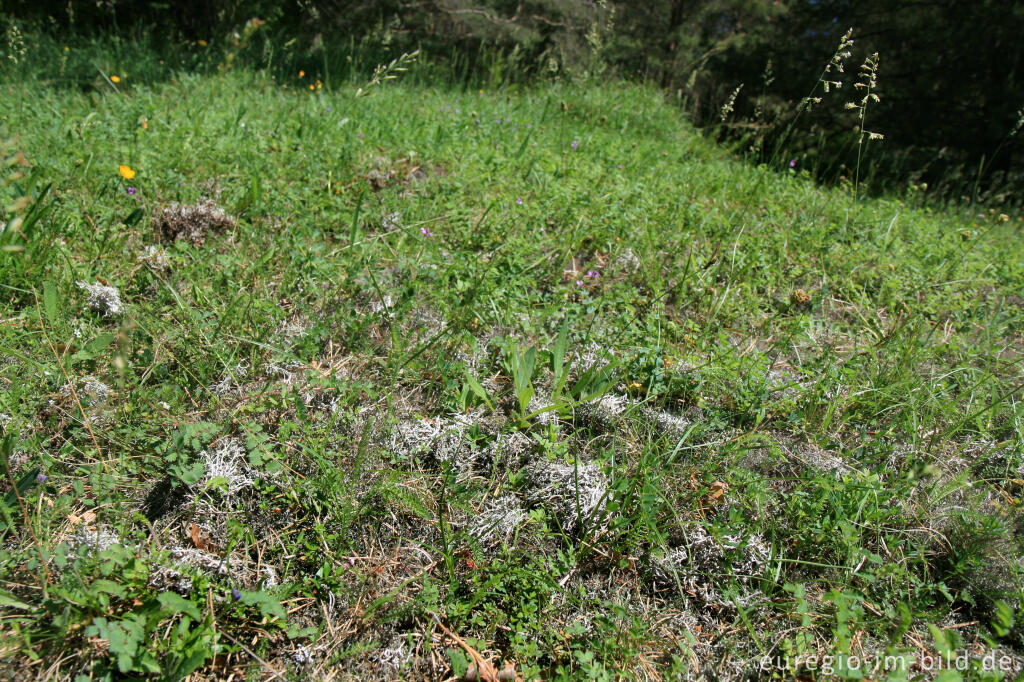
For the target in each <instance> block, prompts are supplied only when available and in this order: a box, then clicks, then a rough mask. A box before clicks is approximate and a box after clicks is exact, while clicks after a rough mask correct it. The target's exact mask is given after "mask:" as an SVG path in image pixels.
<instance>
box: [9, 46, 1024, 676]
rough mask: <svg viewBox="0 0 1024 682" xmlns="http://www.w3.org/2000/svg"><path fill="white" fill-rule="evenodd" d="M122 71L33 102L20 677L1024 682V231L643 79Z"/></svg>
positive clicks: (13, 279) (12, 586)
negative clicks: (938, 678) (710, 137)
mask: <svg viewBox="0 0 1024 682" xmlns="http://www.w3.org/2000/svg"><path fill="white" fill-rule="evenodd" d="M197 49H198V48H197ZM140 59H143V60H144V59H145V56H142V57H140ZM92 61H93V62H95V63H96V64H95V65H96V66H97V67H98V68H96V73H95V74H94V75H93V74H90V75H88V76H83V77H82V78H78V79H76V80H75V81H74V85H73V86H70V85H69V84H68V83H65V82H52V83H50V82H42V81H40V80H39V79H34V78H28V79H14V78H10V79H8V80H6V81H5V82H4V83H3V84H2V85H0V93H2V96H0V122H2V126H3V127H4V129H5V131H6V132H5V133H4V134H3V135H0V138H2V139H3V141H4V142H3V153H2V158H3V159H4V161H5V164H4V169H3V173H4V175H3V182H4V184H3V185H2V186H0V191H2V193H3V196H2V197H0V199H2V201H0V205H2V206H3V207H4V208H3V213H2V216H3V217H2V218H0V220H3V221H4V222H5V223H6V229H4V230H3V232H2V236H0V246H2V247H3V249H4V250H3V253H2V255H0V259H2V260H0V281H2V285H0V293H2V298H0V300H2V303H0V307H2V308H0V350H2V351H3V356H2V359H0V386H2V391H0V425H2V428H3V433H4V440H3V450H2V452H3V464H4V469H5V471H4V475H5V481H6V482H5V484H4V495H5V496H4V498H3V502H2V504H0V513H2V521H0V523H2V527H0V538H2V547H0V567H2V569H0V575H2V576H3V579H2V581H3V584H2V586H0V590H2V591H0V606H2V609H3V610H2V615H0V623H2V628H0V632H2V634H0V637H2V640H0V652H2V653H0V657H2V662H0V666H2V667H3V670H4V674H5V675H6V676H8V677H12V678H30V677H31V678H35V677H40V678H59V679H64V678H68V679H71V678H74V677H75V676H76V675H78V674H82V675H87V676H89V677H90V678H94V679H113V678H117V677H121V676H142V675H159V676H164V677H168V678H174V679H180V678H182V677H184V676H187V675H192V676H193V679H208V678H210V679H212V678H227V677H228V676H230V675H232V674H234V675H236V676H238V675H246V676H253V677H261V678H271V677H285V678H290V679H307V678H321V677H325V676H327V675H333V676H334V677H336V678H343V679H348V678H351V679H364V678H366V677H369V676H371V675H372V676H377V677H383V678H407V679H422V678H427V677H431V678H434V677H436V678H447V677H450V676H456V677H458V678H462V679H474V678H475V679H487V678H488V677H491V678H494V679H499V678H500V679H516V678H522V679H536V678H545V679H580V678H593V679H618V678H634V677H636V678H643V679H674V678H678V677H685V676H689V677H693V678H697V677H701V676H704V677H706V678H710V679H718V678H730V679H732V678H741V677H751V676H757V675H761V676H765V677H778V678H789V677H793V676H797V675H805V676H809V677H819V678H826V677H829V676H831V675H835V674H838V675H843V676H849V677H856V676H858V675H864V674H867V673H866V672H865V671H866V670H867V668H866V667H865V666H870V665H877V666H882V665H884V666H885V667H884V674H878V673H876V677H881V676H885V675H890V676H892V678H893V679H902V678H903V677H906V676H912V675H917V674H924V675H932V676H934V675H936V674H937V673H938V668H937V667H935V660H937V657H940V656H943V655H947V654H948V655H949V656H951V658H950V657H949V656H948V657H947V659H946V660H947V661H949V660H952V661H953V662H954V664H955V663H956V661H957V660H959V659H958V658H957V657H958V656H961V655H963V656H965V657H966V658H965V659H964V660H965V661H966V660H967V658H970V659H971V660H970V662H969V664H966V665H967V667H969V668H971V669H970V670H962V671H956V670H953V671H952V672H954V673H956V674H962V675H963V676H965V677H968V678H972V679H982V678H985V675H987V674H989V673H987V672H986V671H985V670H984V664H985V662H986V661H987V660H988V659H987V658H985V657H986V656H993V657H994V658H993V659H992V660H996V661H1004V660H1005V661H1007V663H1006V666H1008V667H1006V668H1005V669H1004V670H1005V671H1007V673H1008V674H1010V675H1012V674H1017V673H1018V672H1019V671H1020V669H1021V666H1022V664H1024V649H1022V646H1024V642H1022V639H1021V632H1022V631H1021V626H1020V621H1021V618H1022V615H1021V608H1022V606H1024V603H1022V588H1021V568H1022V566H1021V563H1020V559H1019V557H1020V556H1021V546H1020V539H1019V538H1020V537H1022V535H1021V533H1020V532H1019V531H1020V529H1021V519H1022V517H1021V514H1020V510H1019V507H1020V495H1021V492H1022V490H1021V488H1022V486H1024V462H1022V454H1021V453H1022V423H1024V412H1022V408H1021V406H1020V399H1021V380H1022V372H1021V368H1020V356H1021V353H1022V352H1024V326H1022V325H1024V314H1022V308H1021V302H1022V301H1021V298H1020V292H1021V289H1022V285H1024V262H1022V260H1021V256H1020V254H1022V253H1024V249H1022V248H1021V246H1022V239H1021V234H1020V223H1019V221H1017V220H1011V219H1009V218H1008V217H1005V216H1002V217H1001V216H999V215H996V214H994V213H991V214H989V213H985V214H981V215H973V216H972V217H970V218H968V219H965V218H964V216H963V215H958V214H955V213H943V212H937V211H934V210H931V209H928V208H920V207H915V206H911V205H908V204H907V203H904V202H902V201H898V200H895V199H885V200H866V199H864V198H859V200H858V198H857V197H851V196H850V193H849V192H844V191H839V190H828V189H822V188H820V187H816V186H815V185H814V184H813V183H812V182H810V181H809V179H808V178H807V177H806V175H804V174H802V173H800V172H799V169H793V170H790V171H788V172H774V171H770V170H768V169H766V168H764V167H760V168H751V167H749V166H744V165H743V164H740V163H737V162H736V161H734V160H732V159H730V157H729V156H728V155H727V154H726V153H724V152H722V151H720V150H718V149H716V148H715V147H714V146H712V145H711V143H710V142H708V141H707V140H706V139H704V138H702V137H700V136H699V135H697V134H695V133H694V131H693V130H692V128H690V127H689V126H688V125H687V123H686V122H685V121H684V120H683V119H681V118H680V116H679V115H678V113H677V112H676V111H675V110H674V109H673V108H671V107H670V106H668V105H666V104H665V103H664V102H663V101H662V99H661V97H660V96H659V95H658V94H657V93H655V92H654V91H652V90H648V89H645V88H640V87H633V86H625V85H616V84H607V85H603V86H600V87H599V86H593V85H592V86H587V87H581V86H574V85H570V84H561V85H546V86H538V87H534V88H519V89H514V88H505V89H502V88H499V89H494V90H487V91H482V90H461V89H459V88H452V87H447V86H446V87H430V86H429V85H427V84H425V83H421V82H419V81H417V80H415V79H413V80H409V81H401V82H399V83H397V84H396V83H387V82H385V81H383V80H382V81H381V82H380V83H378V85H379V87H374V88H372V89H370V88H366V92H368V94H369V96H366V97H358V98H357V97H355V94H356V87H355V86H354V85H352V87H350V84H348V83H344V82H342V83H337V82H334V81H331V80H330V79H329V78H328V77H327V76H326V75H325V74H317V73H316V72H314V71H313V70H312V69H310V70H309V72H308V73H307V71H306V70H305V69H303V70H301V72H294V73H290V74H287V75H283V74H278V75H277V77H276V78H274V77H271V75H272V74H268V73H265V72H258V73H254V72H251V71H245V70H233V69H230V68H225V69H221V70H218V69H217V68H210V69H208V72H207V73H199V74H197V73H189V72H187V71H179V70H174V71H173V72H172V75H170V76H169V77H168V78H167V79H153V80H151V81H147V82H145V83H136V82H135V81H134V79H133V77H132V74H131V73H130V72H126V69H128V68H129V67H128V66H127V65H128V64H129V63H130V62H129V61H127V57H125V58H123V59H120V60H117V59H110V60H108V61H104V58H100V57H95V58H94V59H93V60H92ZM57 63H58V64H61V62H59V56H58V62H57ZM69 63H70V62H69ZM402 63H405V62H402ZM186 66H187V65H186ZM212 66H213V67H215V66H216V65H212ZM61 68H64V67H61ZM68 68H70V67H68ZM113 76H117V80H116V81H115V80H114V79H113ZM325 84H326V85H325ZM310 86H312V87H310ZM953 667H954V668H955V665H954V666H953ZM901 670H902V672H901ZM947 674H951V673H949V672H948V671H947ZM901 676H902V677H901ZM944 679H948V678H944ZM985 679H994V678H993V677H991V676H990V677H988V678H985Z"/></svg>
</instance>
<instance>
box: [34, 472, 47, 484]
mask: <svg viewBox="0 0 1024 682" xmlns="http://www.w3.org/2000/svg"><path fill="white" fill-rule="evenodd" d="M36 480H37V481H39V482H40V483H46V474H43V473H39V474H36Z"/></svg>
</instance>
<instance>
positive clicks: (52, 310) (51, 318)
mask: <svg viewBox="0 0 1024 682" xmlns="http://www.w3.org/2000/svg"><path fill="white" fill-rule="evenodd" d="M43 311H44V312H45V313H46V319H47V321H48V322H49V323H50V324H51V325H53V324H57V322H58V320H59V316H60V307H59V306H58V305H57V287H55V286H54V285H53V282H50V281H46V282H43Z"/></svg>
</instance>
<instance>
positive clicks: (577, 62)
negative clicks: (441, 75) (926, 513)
mask: <svg viewBox="0 0 1024 682" xmlns="http://www.w3.org/2000/svg"><path fill="white" fill-rule="evenodd" d="M0 7H2V10H0V15H6V16H7V17H13V18H17V19H18V20H22V21H29V22H34V23H35V24H36V25H37V26H40V27H43V28H48V29H50V30H53V31H57V32H67V31H71V32H77V33H89V34H96V33H103V32H111V31H114V32H123V31H127V30H135V29H138V28H142V29H145V30H149V31H150V32H151V34H152V35H154V36H157V37H159V38H161V39H163V40H165V41H167V42H173V41H175V40H182V39H185V40H189V39H193V40H194V39H197V38H207V37H209V36H211V35H216V34H217V33H229V32H231V31H236V30H238V29H239V27H241V26H242V25H243V24H244V23H245V22H246V21H247V20H249V19H251V18H253V17H258V18H260V19H261V20H262V21H265V22H267V26H268V31H270V32H272V33H273V35H274V36H275V37H276V38H278V39H280V40H281V41H288V40H292V39H297V41H296V44H297V45H300V46H309V48H308V49H327V50H328V51H330V50H331V49H334V48H335V47H336V46H339V45H352V44H358V45H368V44H370V45H373V46H375V47H376V48H377V49H379V51H380V52H381V54H382V55H388V54H390V55H391V56H395V54H397V53H400V52H401V51H407V50H411V49H416V48H418V49H421V50H422V52H423V54H424V56H425V57H429V58H430V59H431V60H432V61H433V62H434V63H441V64H444V63H449V64H450V65H453V66H455V67H456V70H457V71H459V72H461V73H464V74H465V76H466V77H467V78H472V77H474V76H477V77H479V76H484V75H488V76H490V77H491V78H492V79H493V76H494V73H495V71H496V69H495V62H496V61H498V60H500V61H502V65H503V69H502V70H501V77H502V79H504V80H515V79H526V78H533V77H580V76H594V75H597V74H603V73H605V72H617V73H619V74H621V75H622V76H624V77H627V78H639V79H645V80H648V81H650V82H654V83H657V84H658V85H660V86H661V87H663V88H665V89H666V90H667V91H668V92H670V93H671V94H672V95H673V96H674V97H676V98H678V100H679V101H680V103H681V104H682V105H683V106H685V108H686V110H687V111H688V112H690V113H691V115H692V116H693V118H694V120H695V122H696V123H697V124H698V125H701V126H709V125H713V126H716V127H715V130H716V134H717V135H719V136H720V137H721V138H723V139H732V140H734V141H736V142H737V143H738V148H740V149H743V150H744V151H745V153H753V154H756V155H759V156H760V158H761V159H762V160H765V161H771V162H775V163H779V162H784V161H785V160H786V159H782V158H780V157H779V155H778V154H776V153H774V152H775V151H778V150H782V151H783V152H784V155H785V156H786V158H787V159H788V158H790V157H798V158H800V159H802V160H805V161H806V162H807V163H805V164H804V166H805V167H813V168H815V169H816V171H817V172H818V174H819V175H820V176H821V177H823V178H825V179H835V178H836V177H839V176H844V175H845V176H848V175H849V171H850V168H851V166H852V164H853V163H854V162H855V159H856V156H857V146H858V145H857V143H858V140H859V139H860V135H859V132H860V131H859V128H858V125H859V122H860V121H859V116H858V115H857V114H858V112H857V111H851V110H849V109H846V108H845V105H846V103H847V102H850V101H853V100H855V99H857V95H858V93H857V92H855V91H854V90H853V88H852V86H853V83H854V82H855V80H856V78H857V71H858V66H859V65H860V64H861V63H862V62H863V60H864V59H865V58H866V57H867V56H868V55H870V54H872V53H874V52H877V53H878V54H879V68H878V94H879V95H880V101H879V102H877V103H874V102H872V103H871V104H870V105H869V108H868V113H867V119H866V122H867V127H869V128H870V130H872V131H876V132H879V133H882V134H884V135H885V140H884V141H882V142H877V143H873V144H872V145H871V153H870V155H869V157H868V159H869V162H870V166H871V170H872V177H873V178H874V179H875V180H876V182H875V188H876V189H881V188H883V187H884V186H885V184H886V182H888V181H892V180H903V181H905V180H924V181H927V182H929V183H930V184H932V185H933V188H934V187H935V186H936V185H938V184H941V183H943V182H945V183H946V186H947V189H948V190H949V193H950V194H954V195H956V196H954V197H953V198H959V195H960V194H963V193H965V192H966V194H968V195H971V194H973V192H974V191H981V192H988V194H989V196H996V195H998V194H1000V193H1002V194H1003V195H1009V194H1011V193H1012V192H1013V191H1015V190H1016V191H1020V189H1021V186H1022V178H1024V145H1022V142H1021V136H1011V135H1010V133H1011V131H1012V130H1013V129H1014V127H1015V126H1017V125H1018V121H1019V119H1020V114H1019V113H1018V112H1019V111H1020V109H1021V107H1024V75H1022V66H1024V40H1021V36H1024V3H1019V2H1008V1H1006V0H972V1H970V2H964V1H963V0H913V1H907V2H895V1H894V0H646V1H645V2H624V1H621V0H620V1H618V2H616V1H614V0H376V1H375V0H285V1H283V2H271V1H269V0H163V1H156V0H152V1H147V0H87V1H84V2H82V1H75V0H2V3H0ZM850 27H853V28H854V39H855V46H854V49H853V55H852V56H851V57H850V59H849V60H847V64H846V73H845V74H844V78H843V79H842V80H844V88H843V89H841V90H839V91H834V92H832V93H830V94H829V96H827V97H824V98H823V101H822V102H821V104H820V105H819V106H817V107H815V109H814V111H812V112H809V113H807V112H802V113H801V115H800V116H796V117H794V115H793V114H794V112H795V110H796V108H797V107H798V105H799V103H800V102H801V100H802V99H803V98H804V97H806V96H807V95H808V94H809V93H810V92H811V90H812V89H813V88H814V87H815V85H816V83H817V79H818V75H819V74H820V73H821V70H822V67H823V66H824V64H825V63H826V62H827V61H828V59H829V57H830V56H831V55H832V53H833V52H834V50H835V48H836V45H837V43H838V41H839V38H840V36H841V35H842V34H843V32H844V31H846V29H848V28H850ZM304 49H305V48H304ZM376 56H377V55H376V53H375V54H373V55H371V57H370V58H373V57H376ZM769 64H770V67H769V66H768V65H769ZM837 80H838V79H837ZM740 84H743V88H742V90H741V91H740V93H739V94H738V95H737V96H736V98H735V101H734V102H733V108H734V111H733V112H732V113H731V114H730V115H729V116H728V118H727V121H726V122H725V123H724V124H723V123H722V120H721V110H722V106H723V104H725V103H726V102H727V101H729V98H730V97H731V96H732V93H733V92H734V91H735V90H736V88H737V87H738V86H739V85H740ZM794 119H795V123H794ZM965 187H970V188H972V189H971V190H970V191H967V190H965V189H964V188H965ZM974 187H977V190H974V189H973V188H974Z"/></svg>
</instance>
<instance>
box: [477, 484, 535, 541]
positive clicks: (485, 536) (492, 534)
mask: <svg viewBox="0 0 1024 682" xmlns="http://www.w3.org/2000/svg"><path fill="white" fill-rule="evenodd" d="M526 518H527V513H526V510H525V509H523V507H522V504H520V502H519V498H517V497H516V496H515V495H502V496H501V497H496V498H493V499H491V500H490V501H489V502H488V503H487V506H486V507H484V509H483V511H481V512H480V513H479V514H478V515H477V516H476V518H475V519H474V520H473V523H472V524H471V525H470V528H469V534H470V536H471V537H473V538H476V540H477V541H478V542H479V543H480V545H481V546H482V547H485V548H492V547H495V546H497V545H499V543H502V542H503V543H505V544H508V543H509V542H511V540H512V535H513V534H514V533H515V531H516V529H517V528H519V526H520V524H522V523H523V521H525V520H526Z"/></svg>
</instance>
